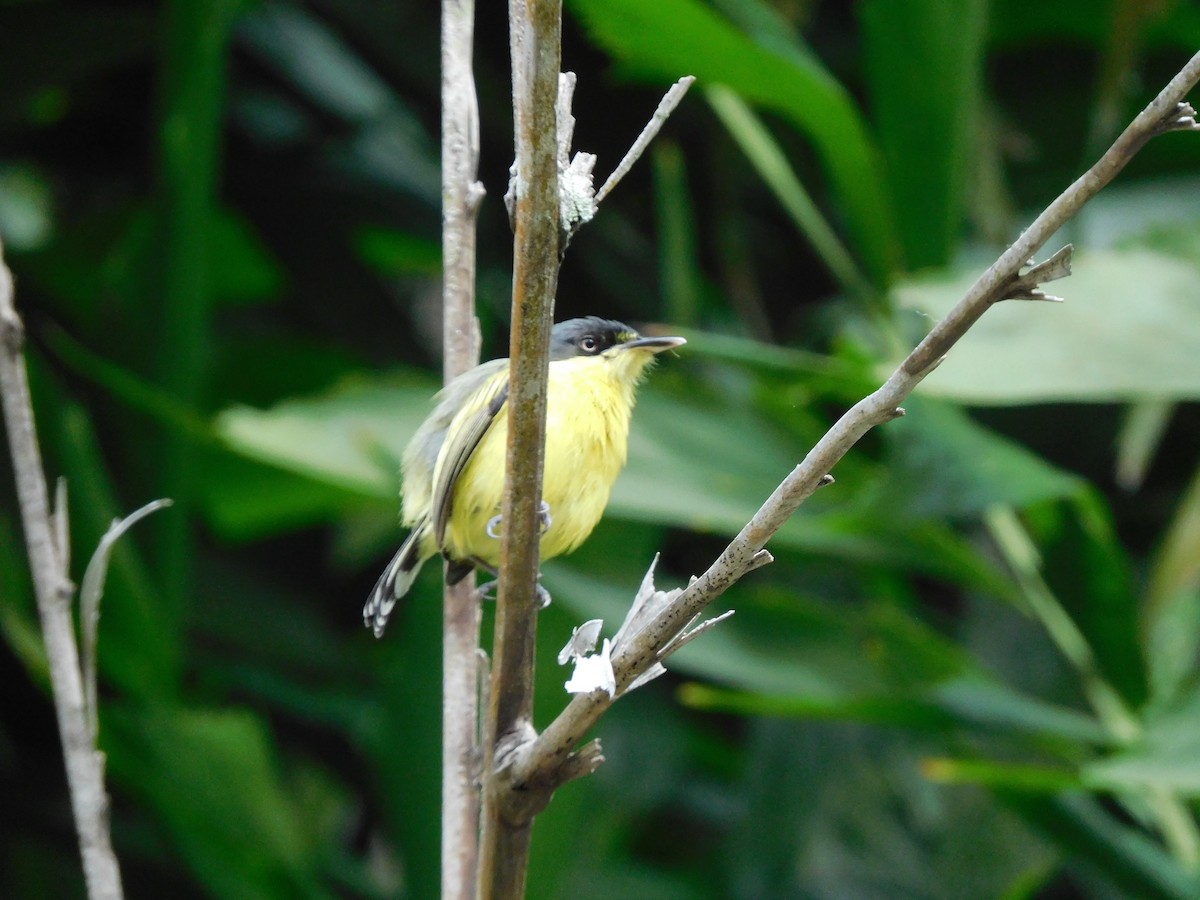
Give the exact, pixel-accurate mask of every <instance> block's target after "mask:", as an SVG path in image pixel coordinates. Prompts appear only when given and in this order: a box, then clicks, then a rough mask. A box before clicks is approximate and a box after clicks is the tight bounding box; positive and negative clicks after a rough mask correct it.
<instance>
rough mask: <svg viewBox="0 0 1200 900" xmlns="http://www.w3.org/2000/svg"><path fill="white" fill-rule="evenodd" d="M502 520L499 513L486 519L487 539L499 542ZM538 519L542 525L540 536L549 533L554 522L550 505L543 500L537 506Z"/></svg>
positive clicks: (502, 517)
mask: <svg viewBox="0 0 1200 900" xmlns="http://www.w3.org/2000/svg"><path fill="white" fill-rule="evenodd" d="M503 519H504V516H502V515H501V514H499V513H497V514H496V515H494V516H492V517H491V518H490V519H488V522H487V528H486V529H485V530H486V531H487V536H488V537H490V538H492V539H493V540H497V541H498V540H500V523H501V522H502V521H503ZM538 519H539V520H540V521H541V523H542V527H541V533H542V534H545V533H546V532H547V531H549V530H550V526H551V525H552V524H554V520H553V519H552V518H551V517H550V504H549V503H547V502H546V501H545V500H543V501H542V502H541V503H539V504H538Z"/></svg>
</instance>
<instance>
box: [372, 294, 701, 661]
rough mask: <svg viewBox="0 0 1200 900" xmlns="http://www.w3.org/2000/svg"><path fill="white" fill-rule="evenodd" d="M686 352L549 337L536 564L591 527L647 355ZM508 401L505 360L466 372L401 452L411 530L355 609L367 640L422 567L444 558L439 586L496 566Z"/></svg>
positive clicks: (624, 332) (601, 334)
mask: <svg viewBox="0 0 1200 900" xmlns="http://www.w3.org/2000/svg"><path fill="white" fill-rule="evenodd" d="M685 343H686V341H685V340H684V339H683V338H681V337H642V336H640V335H639V334H638V333H637V332H636V331H634V330H633V329H632V328H630V327H629V326H628V325H623V324H622V323H620V322H614V321H612V320H610V319H601V318H597V317H596V316H588V317H586V318H582V319H570V320H568V321H566V322H559V323H558V324H557V325H555V326H554V328H553V330H552V331H551V332H550V369H549V384H548V388H547V395H546V456H545V462H544V469H543V476H542V521H543V529H542V537H541V557H542V559H550V558H551V557H554V556H558V555H560V554H562V553H570V552H571V551H572V550H574V549H575V548H576V547H578V546H579V545H580V544H582V543H583V542H584V540H586V539H587V536H588V535H589V534H591V533H592V529H593V528H595V527H596V523H597V522H599V521H600V516H601V515H603V513H604V507H605V506H607V505H608V496H609V493H610V492H611V490H612V486H613V482H614V481H616V479H617V475H618V473H620V471H621V468H622V467H623V466H624V465H625V455H626V448H627V446H628V439H629V417H630V415H631V414H632V412H633V404H634V394H635V391H636V389H637V385H638V382H639V381H640V380H641V379H642V377H643V375H644V374H645V372H646V370H647V368H648V367H649V366H650V364H651V363H652V362H653V361H654V359H655V354H657V353H661V352H662V351H664V350H671V349H674V348H676V347H680V346H682V345H683V344H685ZM507 397H508V360H507V359H494V360H492V361H490V362H486V363H483V364H482V365H479V366H476V367H475V368H474V369H472V370H471V371H469V372H466V373H464V374H462V375H460V376H459V377H458V378H456V379H454V380H453V381H451V382H450V384H448V385H446V387H445V388H443V389H442V391H441V392H440V393H439V394H438V395H437V398H436V401H437V405H436V406H435V407H434V410H433V412H432V413H430V415H429V417H428V418H427V419H426V420H425V421H424V422H423V423H422V424H421V427H420V428H418V429H417V433H416V434H415V435H413V438H412V440H411V441H410V442H409V445H408V448H407V449H406V450H405V451H404V457H403V460H402V465H401V475H402V478H403V496H404V502H403V508H402V514H401V519H402V521H403V523H404V524H405V525H407V526H408V527H409V528H410V531H409V535H408V538H407V539H406V540H405V541H404V543H403V544H402V545H401V546H400V549H399V550H398V551H397V552H396V555H395V556H394V557H393V558H392V561H391V562H390V563H389V564H388V567H387V568H386V569H385V570H384V572H383V575H381V576H380V578H379V581H378V582H377V583H376V585H375V589H374V590H373V591H372V592H371V596H370V599H368V600H367V604H366V606H365V607H363V622H364V624H366V626H367V627H368V628H370V629H372V630H373V631H374V632H375V636H376V637H380V636H382V634H383V630H384V628H385V626H386V625H387V620H388V616H389V615H390V614H391V612H392V609H393V607H395V605H396V601H398V600H399V599H400V598H401V597H403V596H404V595H405V594H406V593H408V589H409V588H410V587H411V586H412V583H413V580H414V579H415V578H416V576H417V572H418V570H419V569H420V568H421V565H422V564H423V563H424V562H425V561H426V560H428V559H429V558H431V557H433V556H435V555H437V554H439V553H440V554H441V555H442V556H443V557H445V558H446V560H447V562H448V563H449V565H448V566H447V568H446V581H447V583H448V584H456V583H457V582H459V581H461V580H462V579H463V578H465V577H466V575H467V573H469V572H470V571H471V569H473V568H482V569H486V570H488V571H489V572H492V573H495V571H496V569H497V567H498V566H499V564H500V540H499V527H500V509H501V505H502V503H503V499H504V468H505V466H504V461H505V459H504V458H505V448H506V446H507V443H508V405H507V404H506V403H505V400H506V398H507Z"/></svg>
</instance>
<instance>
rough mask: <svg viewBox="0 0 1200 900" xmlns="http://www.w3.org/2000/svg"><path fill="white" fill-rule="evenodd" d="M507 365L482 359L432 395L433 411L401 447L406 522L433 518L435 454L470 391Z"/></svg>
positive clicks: (440, 452)
mask: <svg viewBox="0 0 1200 900" xmlns="http://www.w3.org/2000/svg"><path fill="white" fill-rule="evenodd" d="M507 368H508V360H507V359H493V360H491V361H489V362H485V363H483V364H482V365H478V366H476V367H475V368H473V369H470V370H469V371H466V372H464V373H463V374H461V375H459V376H458V377H457V378H455V379H454V380H453V381H451V382H450V383H449V384H447V385H446V386H445V387H444V388H442V389H441V390H440V391H438V394H437V396H436V397H434V408H433V411H432V412H430V414H429V415H428V416H427V417H426V419H425V421H424V422H422V423H421V427H420V428H418V429H417V433H416V434H414V435H413V437H412V440H411V441H409V443H408V447H407V448H406V449H405V451H404V459H403V464H402V467H401V469H402V472H403V475H404V511H403V521H404V524H405V525H413V524H414V523H416V522H417V521H418V520H420V519H421V518H422V517H424V516H430V517H431V518H432V510H433V508H434V507H433V505H432V504H433V480H434V473H435V472H436V471H437V464H438V457H439V456H441V454H442V445H443V444H444V443H445V442H446V435H447V434H448V433H449V431H450V423H451V422H453V421H454V417H455V415H457V413H458V412H459V411H460V410H461V409H462V408H463V407H464V406H465V405H466V404H467V403H468V402H469V400H470V398H471V395H472V394H474V393H475V392H476V391H478V390H479V389H481V388H482V387H483V386H484V385H485V383H486V382H487V381H488V380H489V379H490V378H492V377H494V376H495V375H496V374H497V373H498V372H500V371H501V370H502V369H507Z"/></svg>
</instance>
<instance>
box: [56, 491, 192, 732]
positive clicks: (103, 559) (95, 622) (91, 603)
mask: <svg viewBox="0 0 1200 900" xmlns="http://www.w3.org/2000/svg"><path fill="white" fill-rule="evenodd" d="M62 483H63V482H62V481H61V480H60V481H59V486H60V487H61V486H62ZM61 493H62V495H63V496H64V497H65V496H66V492H65V491H63V492H61ZM170 505H171V501H170V500H168V499H162V500H154V501H152V502H150V503H147V504H146V505H145V506H143V507H142V508H141V509H137V510H134V511H133V512H131V513H130V514H129V515H127V516H126V517H125V518H124V519H113V522H112V524H111V525H110V526H109V528H108V531H106V532H104V536H103V537H102V538H100V543H99V544H98V545H97V546H96V551H95V552H94V553H93V554H92V558H91V559H90V560H88V564H87V568H86V569H85V570H84V572H83V581H82V582H81V584H80V588H79V630H80V642H81V643H82V645H83V646H82V653H81V656H82V659H83V704H84V712H85V713H86V715H87V721H88V733H89V736H90V738H91V741H92V743H93V744H95V743H96V741H97V740H98V739H99V737H100V705H99V702H98V700H97V696H98V695H97V692H96V635H97V632H98V631H99V628H100V597H101V596H102V595H103V594H104V580H105V578H106V577H107V575H108V560H109V557H110V556H112V551H113V547H115V546H116V545H117V541H119V540H120V539H121V535H123V534H124V533H125V532H126V531H128V530H129V529H130V528H132V527H133V526H134V525H136V524H137V523H138V522H140V521H141V520H142V519H144V518H146V516H148V515H150V514H151V513H153V512H158V510H160V509H162V508H163V507H164V506H170ZM63 508H64V509H65V501H64V503H63Z"/></svg>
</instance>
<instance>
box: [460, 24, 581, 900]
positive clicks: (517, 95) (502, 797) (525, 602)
mask: <svg viewBox="0 0 1200 900" xmlns="http://www.w3.org/2000/svg"><path fill="white" fill-rule="evenodd" d="M561 27H562V5H561V3H560V2H559V0H510V3H509V29H510V41H511V47H512V69H513V114H514V126H515V128H514V130H515V138H516V185H515V193H516V202H515V207H514V229H515V240H514V248H513V307H512V311H513V314H512V338H511V341H510V354H509V355H510V358H511V360H512V362H511V364H510V370H509V373H510V374H509V395H508V456H507V468H506V472H505V485H506V490H505V496H504V509H503V516H504V529H503V537H502V540H501V551H500V552H501V557H500V593H499V600H498V603H497V607H496V637H495V642H494V648H493V667H492V679H491V691H490V696H489V708H488V727H487V731H486V733H485V738H484V741H485V743H484V754H485V765H484V800H483V829H482V836H481V846H480V876H479V896H480V897H484V898H492V897H500V898H512V897H521V896H523V895H524V891H525V875H526V868H527V865H528V861H529V836H530V832H531V830H532V824H533V822H532V816H523V815H522V816H514V815H512V814H511V812H510V811H509V810H507V809H505V808H504V803H505V801H507V799H508V798H509V797H510V796H511V793H512V792H511V791H509V790H507V785H506V783H505V777H506V771H507V769H508V765H509V763H510V761H511V760H509V759H507V758H506V747H511V746H513V745H514V744H516V745H519V744H520V743H521V742H522V741H524V740H528V739H529V738H530V737H531V736H532V734H533V724H532V721H531V718H532V712H533V667H534V645H535V641H536V637H537V609H538V599H537V591H536V587H537V571H538V562H539V558H538V549H539V547H538V533H539V532H538V528H539V522H538V518H537V507H538V501H539V499H540V497H541V487H542V463H543V456H544V452H545V448H544V443H545V423H546V377H547V372H548V366H549V352H550V327H551V324H552V320H553V315H554V292H555V288H556V286H557V283H558V250H559V222H558V219H559V197H558V146H557V132H558V129H557V123H556V117H555V107H556V101H557V97H558V73H559V68H560V64H561V60H560V56H561V40H562V35H561Z"/></svg>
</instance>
